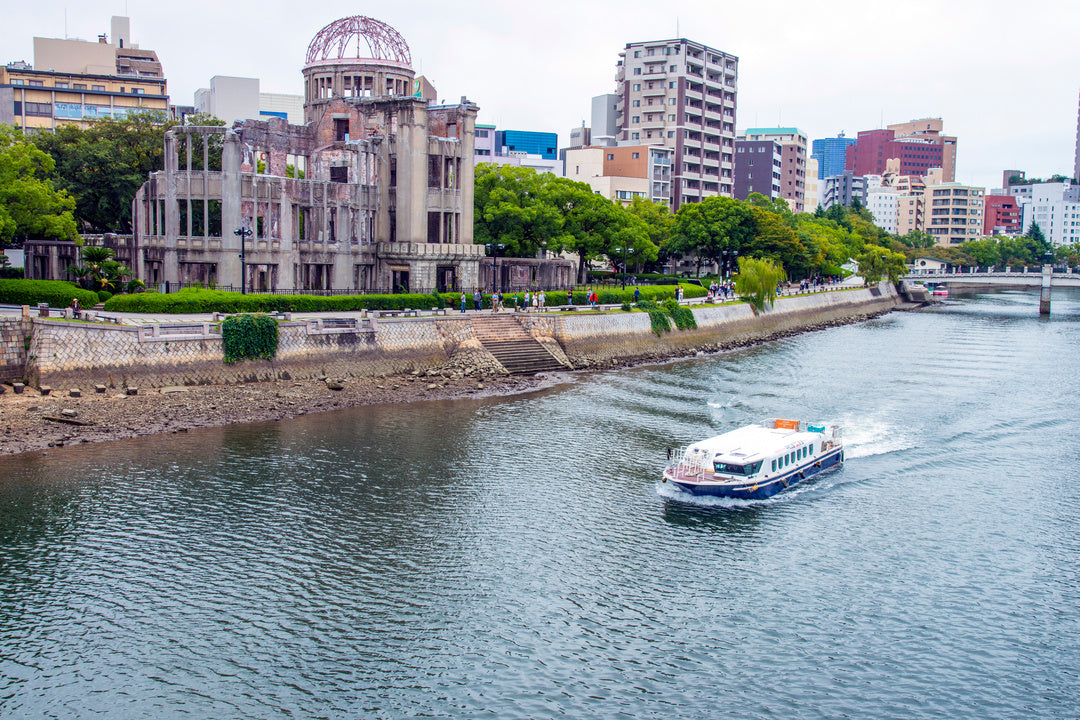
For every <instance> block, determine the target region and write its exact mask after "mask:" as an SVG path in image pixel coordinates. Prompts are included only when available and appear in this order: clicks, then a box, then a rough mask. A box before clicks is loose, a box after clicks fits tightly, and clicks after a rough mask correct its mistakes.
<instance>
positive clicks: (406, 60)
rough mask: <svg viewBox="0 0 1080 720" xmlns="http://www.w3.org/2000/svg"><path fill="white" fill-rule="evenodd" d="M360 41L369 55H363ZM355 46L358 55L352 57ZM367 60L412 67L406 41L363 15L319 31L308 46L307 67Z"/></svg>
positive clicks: (342, 20)
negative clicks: (335, 62) (337, 61)
mask: <svg viewBox="0 0 1080 720" xmlns="http://www.w3.org/2000/svg"><path fill="white" fill-rule="evenodd" d="M361 41H363V42H364V43H366V44H367V47H368V50H370V55H367V56H365V55H362V54H361ZM354 43H355V48H356V49H355V55H350V54H349V53H350V51H351V49H352V47H353V44H354ZM366 57H370V58H372V59H376V60H389V61H393V62H398V63H403V64H405V65H407V66H410V67H411V66H412V54H411V52H410V51H409V45H408V43H406V42H405V38H403V37H402V36H401V34H400V33H398V31H397V30H395V29H394V28H392V27H390V26H389V25H387V24H386V23H384V22H381V21H379V20H376V19H374V18H369V17H364V16H362V15H356V16H353V17H347V18H341V19H339V20H335V21H334V22H332V23H330V24H329V25H327V26H326V27H324V28H323V29H322V30H320V31H319V33H318V34H317V35H316V36H315V37H314V39H312V41H311V44H310V45H308V51H307V58H306V60H305V64H306V65H311V64H314V63H318V62H321V61H324V60H335V59H336V60H342V59H352V58H356V59H361V58H366Z"/></svg>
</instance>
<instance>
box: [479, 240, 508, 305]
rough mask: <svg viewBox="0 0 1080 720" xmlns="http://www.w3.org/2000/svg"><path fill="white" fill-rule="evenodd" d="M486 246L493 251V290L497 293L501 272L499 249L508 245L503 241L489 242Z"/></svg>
mask: <svg viewBox="0 0 1080 720" xmlns="http://www.w3.org/2000/svg"><path fill="white" fill-rule="evenodd" d="M484 247H486V248H487V249H488V250H490V251H491V292H492V293H496V292H498V291H499V288H498V285H497V284H496V281H497V278H498V274H499V251H500V250H502V249H503V248H505V247H506V246H505V245H503V244H502V243H488V244H487V245H485V246H484Z"/></svg>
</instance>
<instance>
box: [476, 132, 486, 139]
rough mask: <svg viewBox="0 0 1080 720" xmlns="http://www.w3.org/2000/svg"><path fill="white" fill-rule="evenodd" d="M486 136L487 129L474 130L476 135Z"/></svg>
mask: <svg viewBox="0 0 1080 720" xmlns="http://www.w3.org/2000/svg"><path fill="white" fill-rule="evenodd" d="M487 136H488V131H487V130H477V131H476V137H483V138H486V137H487Z"/></svg>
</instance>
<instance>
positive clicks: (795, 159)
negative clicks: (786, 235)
mask: <svg viewBox="0 0 1080 720" xmlns="http://www.w3.org/2000/svg"><path fill="white" fill-rule="evenodd" d="M746 139H747V140H772V141H773V142H775V143H778V144H779V145H780V155H781V157H780V162H781V164H782V167H781V169H780V197H782V198H784V199H785V200H787V201H788V206H789V207H790V208H791V211H792V212H795V213H801V212H803V210H804V209H805V208H804V205H805V203H804V200H805V197H806V133H804V132H803V131H801V130H799V128H793V127H776V128H749V129H748V130H747V131H746Z"/></svg>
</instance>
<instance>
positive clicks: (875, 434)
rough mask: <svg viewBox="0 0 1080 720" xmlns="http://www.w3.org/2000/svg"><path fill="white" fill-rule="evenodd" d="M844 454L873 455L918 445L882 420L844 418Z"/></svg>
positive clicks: (859, 456) (860, 456)
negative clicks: (868, 420)
mask: <svg viewBox="0 0 1080 720" xmlns="http://www.w3.org/2000/svg"><path fill="white" fill-rule="evenodd" d="M844 427H845V428H850V430H845V432H844V446H845V450H844V454H845V457H846V458H847V459H849V460H851V459H853V458H865V457H873V456H874V455H885V454H887V453H894V452H900V451H902V450H910V449H912V448H914V447H918V444H917V443H916V442H915V441H914V439H913V438H911V437H910V436H908V435H905V434H904V433H903V432H902V431H900V430H899V429H898V428H896V427H895V426H892V425H889V424H887V423H884V422H872V421H870V422H867V421H865V420H864V421H859V420H852V419H845V420H844Z"/></svg>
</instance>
